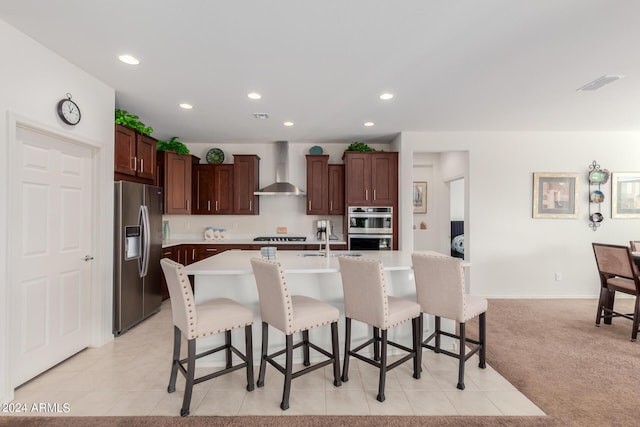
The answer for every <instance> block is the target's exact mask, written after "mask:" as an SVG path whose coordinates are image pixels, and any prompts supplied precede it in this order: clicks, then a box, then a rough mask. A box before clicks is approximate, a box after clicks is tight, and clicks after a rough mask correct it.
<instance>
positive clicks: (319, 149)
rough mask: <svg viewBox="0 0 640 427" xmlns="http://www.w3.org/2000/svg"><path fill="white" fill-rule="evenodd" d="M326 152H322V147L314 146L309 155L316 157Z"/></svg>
mask: <svg viewBox="0 0 640 427" xmlns="http://www.w3.org/2000/svg"><path fill="white" fill-rule="evenodd" d="M323 152H324V151H323V150H322V147H320V146H317V145H314V146H313V147H311V148H309V154H313V155H314V156H317V155H319V154H322V153H323Z"/></svg>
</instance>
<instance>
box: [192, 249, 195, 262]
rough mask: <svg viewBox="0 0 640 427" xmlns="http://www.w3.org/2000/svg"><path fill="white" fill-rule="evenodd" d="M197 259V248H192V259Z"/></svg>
mask: <svg viewBox="0 0 640 427" xmlns="http://www.w3.org/2000/svg"><path fill="white" fill-rule="evenodd" d="M195 259H196V250H195V248H194V249H191V261H193V260H195Z"/></svg>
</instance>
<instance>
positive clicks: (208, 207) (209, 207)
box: [207, 200, 211, 212]
mask: <svg viewBox="0 0 640 427" xmlns="http://www.w3.org/2000/svg"><path fill="white" fill-rule="evenodd" d="M207 210H208V211H209V212H211V200H207Z"/></svg>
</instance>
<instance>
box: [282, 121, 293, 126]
mask: <svg viewBox="0 0 640 427" xmlns="http://www.w3.org/2000/svg"><path fill="white" fill-rule="evenodd" d="M283 125H285V126H293V122H284V123H283Z"/></svg>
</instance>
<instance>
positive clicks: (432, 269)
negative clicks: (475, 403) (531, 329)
mask: <svg viewBox="0 0 640 427" xmlns="http://www.w3.org/2000/svg"><path fill="white" fill-rule="evenodd" d="M411 259H412V262H413V273H414V277H415V282H416V297H417V299H418V303H419V304H420V307H421V310H422V312H423V313H428V314H432V315H434V316H435V332H434V333H432V334H431V335H430V336H429V337H427V339H425V340H424V341H423V343H422V346H423V347H425V348H428V349H430V350H433V351H435V352H436V353H443V354H446V355H447V356H451V357H455V358H456V359H458V385H457V387H458V389H460V390H464V364H465V362H466V361H467V359H469V358H470V357H471V356H473V355H474V354H475V353H477V352H480V354H479V357H480V363H479V365H478V366H479V367H480V368H481V369H484V368H485V367H486V361H485V359H486V357H485V354H486V351H485V350H486V349H485V342H486V329H487V328H486V319H485V314H486V312H487V300H486V299H485V298H481V297H477V296H474V295H468V294H467V293H466V292H465V288H464V271H463V269H462V260H461V259H460V258H454V257H450V256H446V255H442V254H437V253H414V254H412V255H411ZM478 315H479V316H480V318H479V328H480V331H479V339H478V340H473V339H470V338H467V337H466V333H465V323H466V322H467V321H468V320H471V319H473V318H474V317H476V316H478ZM421 317H422V315H421ZM441 317H444V318H446V319H451V320H455V321H456V322H458V328H459V330H460V334H459V335H456V334H452V333H449V332H444V331H442V330H441V329H440V318H441ZM420 329H421V330H422V327H421V328H420ZM441 335H445V336H448V337H451V338H455V339H457V340H459V352H458V354H455V353H452V352H450V351H447V350H443V349H442V348H441V347H440V337H441ZM434 338H435V343H434V344H435V345H429V344H428V343H429V342H430V341H431V340H432V339H434ZM467 343H471V344H474V345H475V346H474V347H473V348H472V349H471V350H470V351H469V352H468V353H467V349H466V344H467Z"/></svg>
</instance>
